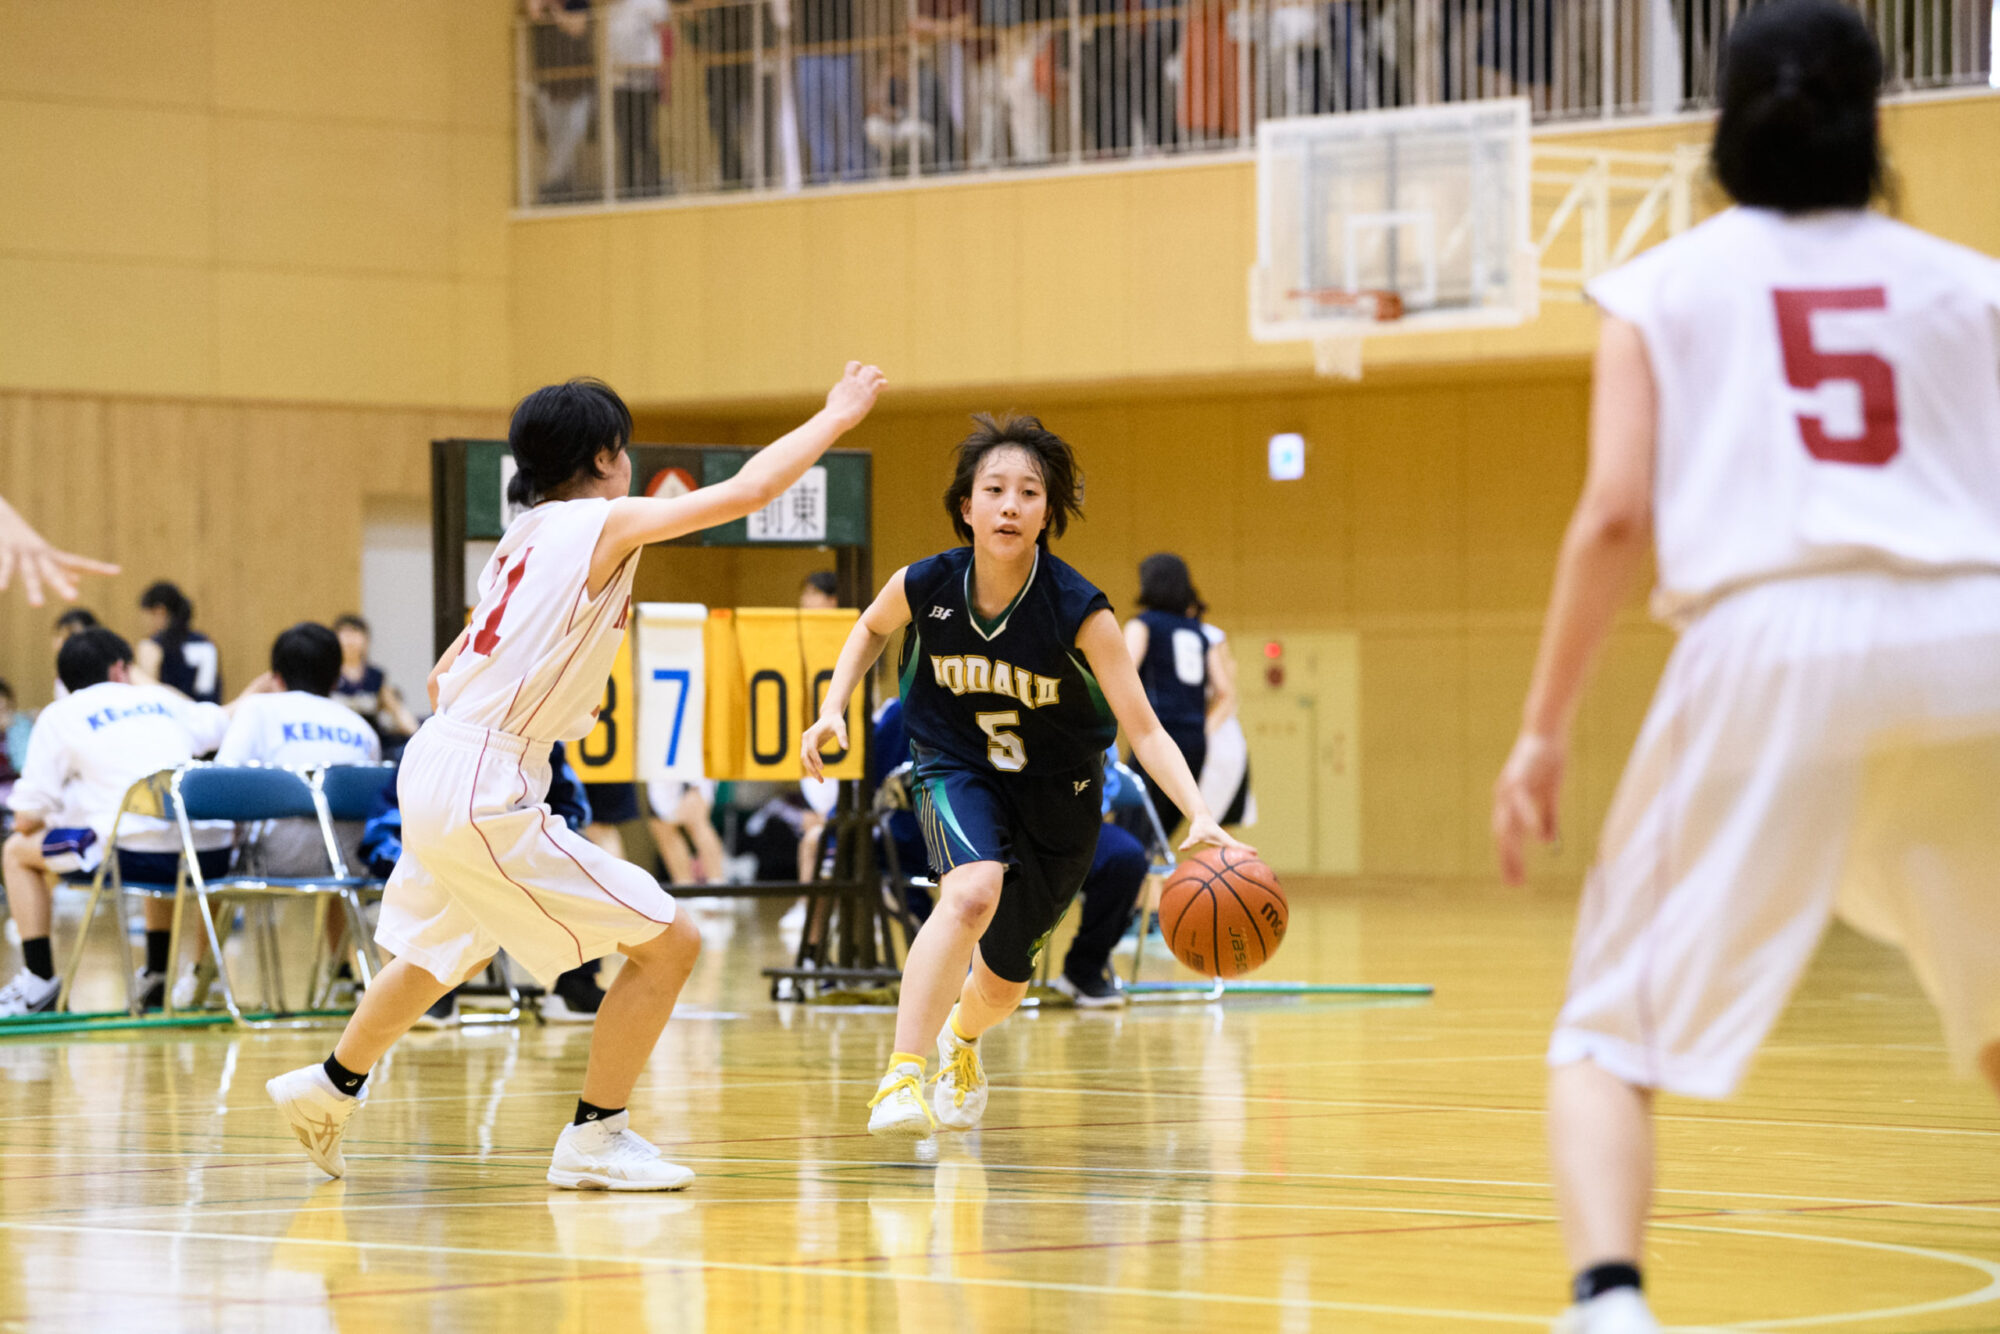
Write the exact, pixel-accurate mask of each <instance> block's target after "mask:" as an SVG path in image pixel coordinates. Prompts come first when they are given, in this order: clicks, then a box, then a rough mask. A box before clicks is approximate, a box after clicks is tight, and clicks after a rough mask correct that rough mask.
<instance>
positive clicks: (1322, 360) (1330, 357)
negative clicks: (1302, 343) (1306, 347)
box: [1312, 333, 1361, 380]
mask: <svg viewBox="0 0 2000 1334" xmlns="http://www.w3.org/2000/svg"><path fill="white" fill-rule="evenodd" d="M1312 349H1313V374H1315V375H1317V376H1319V377H1320V378H1321V379H1322V380H1358V379H1360V378H1361V335H1359V334H1345V333H1339V334H1321V335H1320V336H1319V337H1317V338H1315V339H1313V340H1312Z"/></svg>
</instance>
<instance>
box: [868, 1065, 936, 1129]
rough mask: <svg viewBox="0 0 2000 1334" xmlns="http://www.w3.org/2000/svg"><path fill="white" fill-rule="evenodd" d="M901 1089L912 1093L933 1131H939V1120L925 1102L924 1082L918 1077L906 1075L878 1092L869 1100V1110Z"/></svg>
mask: <svg viewBox="0 0 2000 1334" xmlns="http://www.w3.org/2000/svg"><path fill="white" fill-rule="evenodd" d="M901 1089H908V1090H909V1091H910V1093H911V1094H912V1095H913V1096H914V1097H915V1098H916V1100H917V1106H918V1107H919V1108H921V1109H922V1110H923V1114H924V1120H926V1121H928V1122H930V1126H931V1129H933V1130H935V1129H937V1118H936V1117H935V1116H932V1115H931V1109H930V1104H928V1103H927V1102H925V1101H924V1081H923V1080H922V1079H921V1078H919V1077H918V1076H916V1075H904V1076H903V1077H902V1078H901V1079H898V1080H897V1081H896V1082H895V1083H893V1084H890V1085H889V1086H887V1087H886V1088H883V1089H880V1090H878V1091H877V1092H876V1094H875V1096H874V1097H872V1098H870V1099H869V1100H868V1107H869V1110H871V1111H872V1110H874V1107H875V1104H876V1103H878V1102H880V1101H882V1099H884V1098H887V1097H890V1096H891V1095H893V1094H895V1093H896V1092H897V1091H898V1090H901Z"/></svg>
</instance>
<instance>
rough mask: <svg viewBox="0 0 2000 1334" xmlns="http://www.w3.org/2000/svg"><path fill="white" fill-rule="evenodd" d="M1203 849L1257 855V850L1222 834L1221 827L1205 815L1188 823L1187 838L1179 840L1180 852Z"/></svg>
mask: <svg viewBox="0 0 2000 1334" xmlns="http://www.w3.org/2000/svg"><path fill="white" fill-rule="evenodd" d="M1205 847H1212V848H1241V849H1242V850H1243V851H1245V852H1247V853H1249V854H1250V855H1251V856H1252V857H1255V856H1256V855H1257V849H1255V848H1253V847H1251V846H1250V845H1249V844H1248V843H1245V842H1243V841H1242V840H1241V839H1236V838H1231V837H1230V836H1229V835H1228V834H1227V833H1226V832H1224V830H1223V828H1222V826H1221V825H1219V824H1217V823H1216V822H1215V821H1214V819H1213V818H1211V817H1209V816H1206V815H1204V816H1202V817H1201V819H1199V820H1190V821H1188V832H1187V837H1186V838H1184V839H1182V840H1181V847H1180V850H1181V851H1182V852H1193V851H1194V850H1195V849H1196V848H1205Z"/></svg>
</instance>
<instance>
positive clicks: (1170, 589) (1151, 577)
mask: <svg viewBox="0 0 2000 1334" xmlns="http://www.w3.org/2000/svg"><path fill="white" fill-rule="evenodd" d="M1139 605H1140V606H1141V607H1144V608H1145V609H1146V610H1147V611H1165V612H1172V613H1173V614H1174V615H1176V616H1185V615H1187V614H1188V611H1189V609H1190V608H1193V607H1199V606H1201V595H1200V594H1199V593H1197V592H1195V591H1194V580H1193V579H1192V578H1191V577H1189V575H1188V567H1187V562H1186V561H1184V560H1182V559H1181V558H1180V557H1179V556H1176V555H1174V554H1173V553H1172V552H1167V551H1162V552H1159V553H1158V554H1156V555H1152V556H1148V557H1146V559H1144V560H1142V561H1140V562H1139ZM1196 614H1197V615H1199V613H1196Z"/></svg>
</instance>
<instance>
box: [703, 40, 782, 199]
mask: <svg viewBox="0 0 2000 1334" xmlns="http://www.w3.org/2000/svg"><path fill="white" fill-rule="evenodd" d="M763 8H764V7H763V3H762V0H747V2H746V0H718V2H716V3H710V2H709V0H702V3H701V5H700V7H699V8H697V9H696V10H695V12H694V14H693V15H692V16H691V17H690V18H689V19H688V35H689V36H690V37H691V38H692V39H693V41H694V44H695V46H696V47H697V48H699V49H700V51H701V53H702V63H703V65H704V66H705V68H704V70H703V71H702V80H703V84H704V90H705V91H706V93H707V95H708V128H709V131H710V133H712V134H713V135H714V136H715V159H716V167H717V173H718V175H719V176H720V178H721V179H720V181H719V182H718V184H720V185H721V187H722V188H723V189H725V190H728V189H737V188H740V187H742V186H745V185H748V184H749V174H748V172H747V171H746V166H747V164H748V161H749V159H748V153H749V152H750V151H751V150H750V132H751V129H752V128H753V126H752V117H751V96H750V95H751V89H752V87H753V86H754V80H755V79H756V77H757V71H756V67H755V66H756V51H757V50H758V48H759V46H760V43H759V41H758V37H759V34H758V32H757V25H758V24H759V23H760V22H761V21H762V14H763ZM756 151H758V152H759V153H761V152H762V145H761V144H760V145H759V146H758V148H757V150H756Z"/></svg>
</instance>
